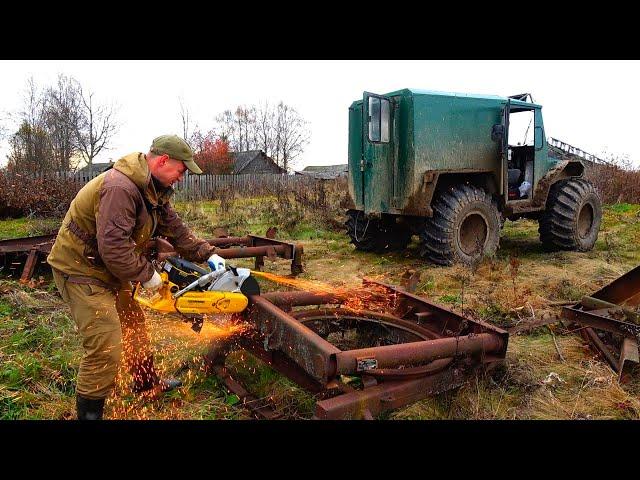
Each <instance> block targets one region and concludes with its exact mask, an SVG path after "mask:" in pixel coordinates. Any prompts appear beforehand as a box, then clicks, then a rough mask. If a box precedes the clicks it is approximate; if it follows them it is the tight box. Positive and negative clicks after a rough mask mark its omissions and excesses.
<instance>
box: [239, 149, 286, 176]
mask: <svg viewBox="0 0 640 480" xmlns="http://www.w3.org/2000/svg"><path fill="white" fill-rule="evenodd" d="M229 153H230V154H231V158H233V173H236V174H237V173H240V172H241V171H242V170H244V169H245V168H246V167H247V166H248V165H249V164H250V163H251V162H253V161H254V160H255V159H256V158H258V157H259V156H260V155H264V156H265V157H266V158H267V159H269V160H271V161H272V162H273V163H274V164H275V165H276V166H277V167H278V168H279V169H280V170H283V171H284V169H283V168H282V167H280V166H279V165H278V164H277V163H276V162H274V161H273V159H272V158H271V157H269V156H267V154H265V153H264V152H263V151H262V150H247V151H246V152H229Z"/></svg>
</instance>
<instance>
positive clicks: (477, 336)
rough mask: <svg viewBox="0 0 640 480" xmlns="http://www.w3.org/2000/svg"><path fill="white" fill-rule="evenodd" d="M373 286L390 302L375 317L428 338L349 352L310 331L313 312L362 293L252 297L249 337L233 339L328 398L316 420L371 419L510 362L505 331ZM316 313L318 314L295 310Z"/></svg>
mask: <svg viewBox="0 0 640 480" xmlns="http://www.w3.org/2000/svg"><path fill="white" fill-rule="evenodd" d="M372 286H375V287H376V289H378V290H379V291H381V292H382V293H379V295H383V296H386V298H387V300H388V312H385V313H377V314H375V315H377V317H376V318H380V319H381V321H384V320H385V319H389V321H391V320H393V321H394V322H395V325H398V326H399V327H400V328H406V329H410V328H412V327H413V328H414V329H415V331H417V332H426V333H427V334H426V335H422V338H424V340H421V341H411V342H409V343H398V344H395V345H386V346H380V347H371V348H365V349H358V350H344V351H343V350H340V349H339V348H338V347H336V346H335V345H333V344H332V343H330V342H329V341H327V340H325V339H324V338H322V337H321V336H320V335H319V334H318V333H316V332H315V331H314V330H312V329H311V328H309V327H308V326H307V325H305V321H306V320H308V319H309V318H313V316H312V315H311V314H312V313H313V312H321V311H322V309H321V307H323V306H327V305H342V304H344V303H348V300H349V298H352V297H354V296H357V295H358V294H362V292H363V291H364V290H362V289H361V290H352V291H347V292H342V293H313V292H303V291H298V292H270V293H266V294H263V295H256V296H251V297H250V307H249V308H248V309H247V310H245V312H243V313H242V317H243V319H244V321H246V322H248V323H249V324H250V325H251V327H252V328H251V331H250V332H249V333H248V334H244V335H242V336H240V337H239V338H237V339H234V343H235V345H236V347H237V348H242V349H244V350H247V351H249V352H250V353H252V354H253V355H255V356H256V357H257V358H259V359H260V360H262V361H264V362H266V363H267V364H268V365H270V366H271V367H272V368H274V369H275V370H277V371H278V372H280V373H281V374H283V375H285V376H286V377H288V378H289V379H291V380H292V381H294V382H295V383H297V384H298V385H300V386H301V387H302V388H305V389H306V390H308V391H310V392H312V393H314V394H316V395H320V396H324V397H329V398H323V399H320V400H319V401H317V403H316V407H315V414H314V418H317V419H346V418H348V419H361V418H373V417H374V416H376V415H378V414H380V413H382V412H383V411H386V410H389V409H393V408H398V407H401V406H403V405H407V404H409V403H412V402H414V401H417V400H420V399H422V398H425V397H427V396H429V395H432V394H435V393H440V392H443V391H445V390H448V389H451V388H455V387H457V386H459V385H461V384H462V383H464V381H466V379H468V377H469V375H471V374H472V372H473V371H474V370H476V369H477V368H479V367H486V368H491V367H493V366H495V365H497V364H499V363H500V362H502V361H503V360H504V358H505V355H506V348H507V342H508V333H507V332H506V331H504V330H502V329H500V328H497V327H494V326H492V325H489V324H487V323H484V322H479V321H475V320H472V319H470V318H466V317H463V316H461V315H458V314H456V313H454V312H452V311H451V310H448V309H446V308H444V307H441V306H438V305H435V304H433V303H431V302H429V301H427V300H426V299H424V298H421V297H418V296H416V295H413V294H411V293H409V292H407V291H405V290H402V289H400V288H397V287H394V286H392V285H387V284H384V283H380V282H376V281H372V280H365V281H364V282H363V287H364V288H365V289H367V288H369V287H372ZM310 306H316V307H318V310H310V309H308V308H303V309H300V310H295V307H310ZM338 310H339V309H338ZM353 311H354V312H358V310H353ZM310 312H311V314H309V313H310ZM227 353H228V352H227V351H225V352H224V353H222V354H219V352H210V353H209V354H208V356H207V358H208V360H209V362H211V364H212V365H213V364H215V365H218V366H219V365H224V358H225V357H226V354H227ZM218 368H219V367H218ZM343 376H352V377H359V378H360V379H361V382H362V386H363V388H362V389H355V388H352V387H351V386H349V385H347V384H346V383H344V382H343V381H342V378H343Z"/></svg>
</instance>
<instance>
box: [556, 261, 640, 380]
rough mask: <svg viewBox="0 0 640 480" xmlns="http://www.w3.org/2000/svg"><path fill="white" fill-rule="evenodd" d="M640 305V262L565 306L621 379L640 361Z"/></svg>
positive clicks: (566, 310) (568, 318)
mask: <svg viewBox="0 0 640 480" xmlns="http://www.w3.org/2000/svg"><path fill="white" fill-rule="evenodd" d="M638 305H640V266H638V267H636V268H634V269H633V270H631V271H629V272H627V273H625V274H624V275H622V276H620V277H618V278H617V279H615V280H614V281H613V282H611V283H609V284H608V285H606V286H604V287H603V288H601V289H600V290H598V291H597V292H595V293H593V294H592V295H590V296H585V297H583V298H582V300H581V301H580V302H578V303H576V304H575V305H572V306H569V307H563V309H562V314H563V316H564V317H565V318H566V319H567V320H569V321H572V322H574V323H576V324H578V325H580V326H581V327H582V328H580V330H579V331H580V334H581V335H582V337H583V338H584V339H585V340H587V341H588V342H589V343H590V344H591V346H592V347H593V348H594V349H595V350H596V351H597V352H599V353H600V354H601V355H602V356H603V357H604V359H605V360H606V361H607V363H608V364H609V365H610V366H611V368H612V369H613V370H614V371H615V372H616V373H618V376H619V379H620V380H623V379H624V377H625V376H626V375H627V374H628V373H629V372H630V371H631V370H632V369H633V367H634V366H635V365H637V364H638V363H640V358H639V352H638V342H639V341H640V321H639V317H640V315H639V314H638V311H637V310H638Z"/></svg>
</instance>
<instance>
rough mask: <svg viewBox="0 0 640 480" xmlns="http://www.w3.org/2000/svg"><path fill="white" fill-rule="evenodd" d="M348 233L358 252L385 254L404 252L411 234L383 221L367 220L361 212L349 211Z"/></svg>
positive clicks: (346, 223)
mask: <svg viewBox="0 0 640 480" xmlns="http://www.w3.org/2000/svg"><path fill="white" fill-rule="evenodd" d="M345 225H346V228H347V233H348V235H349V237H350V238H351V243H353V244H354V245H355V247H356V249H357V250H362V251H364V252H375V253H384V252H388V251H400V250H404V249H405V248H406V247H407V245H408V244H409V242H410V241H411V232H410V231H409V230H407V229H404V228H402V227H401V226H397V225H394V224H391V223H389V222H385V221H383V220H381V219H367V218H365V216H364V213H363V212H362V211H360V210H348V211H347V221H346V222H345Z"/></svg>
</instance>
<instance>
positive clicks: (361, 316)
mask: <svg viewBox="0 0 640 480" xmlns="http://www.w3.org/2000/svg"><path fill="white" fill-rule="evenodd" d="M354 314H358V315H354ZM291 316H292V317H294V318H295V319H296V320H298V321H300V323H306V322H311V321H318V320H320V321H334V320H356V321H366V322H374V323H379V324H382V325H385V324H387V325H392V326H393V327H395V328H398V329H400V330H404V331H407V332H409V333H412V334H414V335H416V336H417V337H421V338H423V339H424V340H433V339H437V338H441V336H440V335H438V334H437V333H435V332H432V331H431V330H429V329H426V328H424V327H422V326H420V325H416V324H414V323H413V322H410V321H408V320H404V319H401V318H399V317H396V316H393V315H389V314H385V313H379V312H373V311H370V310H354V309H350V308H323V309H316V310H303V311H299V312H293V313H292V314H291ZM451 362H453V359H452V358H443V359H438V360H434V361H433V362H430V363H428V364H427V365H420V366H418V367H409V368H384V369H372V370H367V371H366V374H367V375H369V376H371V377H374V378H379V379H384V380H393V379H398V380H400V379H402V380H410V379H417V378H421V377H425V376H427V375H432V374H435V373H438V372H440V371H442V370H444V369H445V368H446V367H448V366H449V365H450V364H451Z"/></svg>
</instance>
